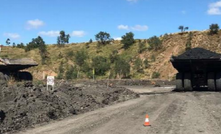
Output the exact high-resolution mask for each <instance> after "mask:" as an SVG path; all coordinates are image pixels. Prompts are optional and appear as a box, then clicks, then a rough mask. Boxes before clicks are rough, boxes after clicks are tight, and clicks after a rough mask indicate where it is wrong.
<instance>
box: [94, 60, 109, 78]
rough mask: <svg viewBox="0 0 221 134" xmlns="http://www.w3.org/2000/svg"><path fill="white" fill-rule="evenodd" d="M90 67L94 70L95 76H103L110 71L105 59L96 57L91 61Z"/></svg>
mask: <svg viewBox="0 0 221 134" xmlns="http://www.w3.org/2000/svg"><path fill="white" fill-rule="evenodd" d="M92 67H93V68H94V69H95V74H96V75H105V73H106V71H108V70H109V69H110V62H109V61H108V59H107V58H106V57H103V56H96V57H94V58H93V59H92Z"/></svg>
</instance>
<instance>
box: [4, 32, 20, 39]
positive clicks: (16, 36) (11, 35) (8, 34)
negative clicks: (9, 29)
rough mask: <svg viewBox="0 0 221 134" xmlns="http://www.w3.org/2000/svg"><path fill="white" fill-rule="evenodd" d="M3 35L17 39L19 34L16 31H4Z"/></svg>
mask: <svg viewBox="0 0 221 134" xmlns="http://www.w3.org/2000/svg"><path fill="white" fill-rule="evenodd" d="M3 35H4V36H6V37H8V38H11V39H18V38H20V37H21V36H20V35H19V34H17V33H4V34H3Z"/></svg>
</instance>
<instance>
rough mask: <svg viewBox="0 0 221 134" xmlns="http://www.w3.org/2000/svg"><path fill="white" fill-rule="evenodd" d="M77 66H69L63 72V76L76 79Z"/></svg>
mask: <svg viewBox="0 0 221 134" xmlns="http://www.w3.org/2000/svg"><path fill="white" fill-rule="evenodd" d="M77 72H78V71H77V68H76V67H74V66H70V67H69V68H68V70H67V71H66V72H65V78H66V79H67V80H69V79H76V78H77Z"/></svg>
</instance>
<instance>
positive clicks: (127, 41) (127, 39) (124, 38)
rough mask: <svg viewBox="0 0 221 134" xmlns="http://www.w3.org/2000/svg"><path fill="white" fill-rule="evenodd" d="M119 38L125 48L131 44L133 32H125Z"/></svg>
mask: <svg viewBox="0 0 221 134" xmlns="http://www.w3.org/2000/svg"><path fill="white" fill-rule="evenodd" d="M121 38H122V40H121V43H122V44H124V46H123V48H124V49H127V48H129V47H130V46H131V45H133V44H134V42H135V41H134V34H133V33H132V32H129V33H126V35H123V36H122V37H121Z"/></svg>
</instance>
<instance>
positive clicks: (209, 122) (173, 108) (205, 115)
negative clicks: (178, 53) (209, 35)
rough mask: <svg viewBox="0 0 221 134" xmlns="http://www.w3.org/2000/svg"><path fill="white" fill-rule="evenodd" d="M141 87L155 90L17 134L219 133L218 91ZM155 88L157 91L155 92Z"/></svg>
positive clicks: (219, 98)
mask: <svg viewBox="0 0 221 134" xmlns="http://www.w3.org/2000/svg"><path fill="white" fill-rule="evenodd" d="M128 88H130V89H132V90H133V91H136V90H137V89H139V90H138V91H139V93H142V92H141V91H142V90H141V87H128ZM142 88H147V90H148V89H149V90H150V91H154V92H153V94H146V95H142V96H141V97H140V98H138V99H134V100H129V101H126V102H123V103H118V104H115V105H112V106H108V107H105V108H102V109H98V110H95V111H92V112H88V113H85V114H81V115H77V116H73V117H70V118H67V119H64V120H62V121H56V122H53V123H50V124H47V125H42V126H37V127H35V128H33V129H30V130H26V131H22V132H20V133H18V134H198V133H199V134H220V133H221V93H218V92H185V93H182V92H171V88H168V87H167V88H162V87H161V88H158V89H157V88H152V87H142ZM157 90H159V92H160V93H157V92H155V91H157ZM161 90H162V91H164V92H162V91H161ZM166 90H167V91H168V92H165V91H166ZM148 93H149V92H148ZM146 114H148V115H149V120H150V124H151V126H150V127H144V126H143V123H144V120H145V115H146Z"/></svg>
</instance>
